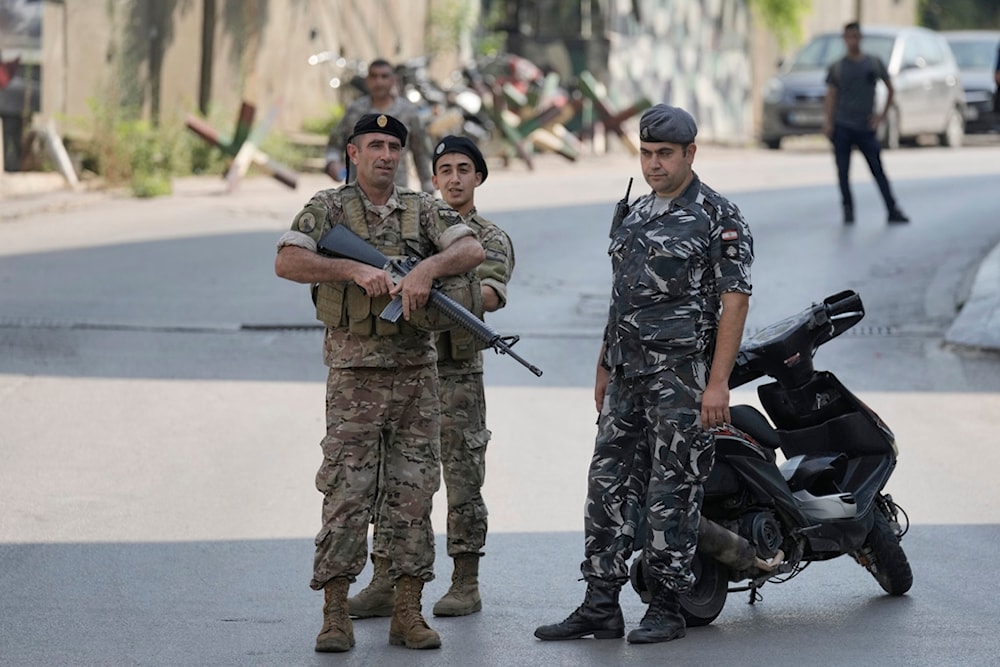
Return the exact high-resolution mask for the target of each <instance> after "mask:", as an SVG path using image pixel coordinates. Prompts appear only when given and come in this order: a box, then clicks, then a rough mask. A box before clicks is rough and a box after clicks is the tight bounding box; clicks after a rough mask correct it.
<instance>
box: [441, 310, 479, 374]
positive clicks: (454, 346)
mask: <svg viewBox="0 0 1000 667" xmlns="http://www.w3.org/2000/svg"><path fill="white" fill-rule="evenodd" d="M476 315H477V316H480V317H481V316H482V315H481V313H476ZM482 347H483V345H481V344H480V343H479V342H478V341H477V340H476V339H475V338H473V337H472V334H471V333H469V332H468V331H466V330H465V329H462V328H460V327H456V328H455V329H451V330H450V331H442V332H441V333H439V334H438V335H437V351H438V363H441V362H443V361H444V362H447V361H469V360H471V359H475V358H476V353H478V352H479V350H480V349H481V348H482Z"/></svg>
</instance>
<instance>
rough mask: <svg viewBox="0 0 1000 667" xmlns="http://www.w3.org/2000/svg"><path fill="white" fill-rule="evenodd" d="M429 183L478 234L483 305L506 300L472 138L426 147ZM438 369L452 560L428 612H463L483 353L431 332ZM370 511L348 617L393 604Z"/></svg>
mask: <svg viewBox="0 0 1000 667" xmlns="http://www.w3.org/2000/svg"><path fill="white" fill-rule="evenodd" d="M433 166H434V186H435V187H436V188H437V189H438V190H439V191H440V192H441V197H442V199H444V200H445V202H447V203H448V204H449V205H451V207H452V208H454V209H455V210H456V211H458V213H459V215H461V217H462V222H464V223H465V224H466V225H468V226H469V227H471V228H472V229H473V230H475V231H476V233H477V234H478V235H479V240H480V243H481V244H482V246H483V249H484V250H485V252H486V260H485V261H484V262H483V263H482V264H480V265H479V267H478V269H477V270H476V274H477V275H478V277H479V280H480V285H481V289H482V297H483V309H484V310H486V311H494V310H497V309H499V308H503V307H504V306H505V305H506V304H507V281H508V280H510V276H511V273H512V272H513V270H514V251H513V248H512V246H511V242H510V238H509V237H508V236H507V234H506V233H505V232H504V231H503V230H502V229H500V228H499V227H497V226H496V225H495V224H493V223H492V222H490V221H489V220H486V219H485V218H483V217H482V216H480V215H479V213H478V211H477V210H476V206H475V189H476V188H477V187H479V185H481V184H482V183H483V182H484V181H485V180H486V176H487V175H488V174H489V171H488V169H487V167H486V161H485V160H484V159H483V155H482V153H481V152H480V151H479V149H478V148H477V147H476V145H475V144H474V143H473V142H472V141H470V140H469V139H466V138H464V137H456V136H447V137H444V138H443V139H441V141H440V142H439V143H438V145H437V146H436V147H435V149H434V163H433ZM437 349H438V364H437V368H438V375H439V377H440V380H441V464H442V469H443V472H444V482H445V487H446V489H447V494H448V555H449V556H451V558H452V559H453V560H454V571H453V574H452V585H451V588H450V589H449V590H448V592H447V594H445V596H444V597H442V598H441V600H439V601H438V603H437V604H435V605H434V615H435V616H464V615H467V614H471V613H474V612H477V611H480V610H481V609H482V600H481V598H480V595H479V558H480V557H481V556H482V555H483V547H484V545H485V543H486V514H487V512H486V503H485V502H484V501H483V496H482V493H481V489H482V486H483V479H484V477H485V473H486V445H487V443H488V442H489V439H490V432H489V430H488V429H487V428H486V399H485V392H484V389H483V356H482V352H481V351H480V350H479V349H478V348H477V346H476V343H475V341H474V340H473V339H472V337H471V336H470V335H469V334H467V333H466V332H464V331H462V330H460V329H452V330H450V331H446V332H442V333H439V334H438V338H437ZM380 517H381V513H380V512H378V513H377V516H376V522H375V537H374V544H373V546H372V561H373V564H374V575H373V577H372V581H371V583H370V584H369V585H368V586H367V587H366V588H365V589H363V590H362V591H361V592H360V593H358V595H356V596H355V597H352V598H351V599H350V600H349V604H350V611H351V615H352V616H356V617H358V618H365V617H370V616H387V615H389V614H390V613H391V612H392V608H393V599H394V597H393V586H392V581H391V580H390V579H389V577H388V574H387V573H388V571H389V569H390V566H391V562H390V560H389V557H388V555H387V554H388V550H387V549H386V544H385V543H386V534H387V530H386V528H385V526H383V525H382V521H381V520H380Z"/></svg>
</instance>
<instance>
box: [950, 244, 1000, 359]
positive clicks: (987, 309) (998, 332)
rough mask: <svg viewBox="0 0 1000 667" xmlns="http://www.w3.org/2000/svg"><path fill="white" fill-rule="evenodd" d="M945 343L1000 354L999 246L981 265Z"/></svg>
mask: <svg viewBox="0 0 1000 667" xmlns="http://www.w3.org/2000/svg"><path fill="white" fill-rule="evenodd" d="M944 340H945V342H946V343H948V344H951V345H959V346H962V347H967V348H973V349H977V350H989V351H997V352H1000V245H997V246H994V248H993V250H991V251H990V252H989V254H988V255H987V256H986V258H985V259H983V261H982V263H981V264H980V265H979V269H978V270H977V271H976V277H975V279H974V280H973V283H972V289H971V290H970V291H969V298H968V299H966V301H965V303H964V304H963V305H962V309H961V310H960V311H959V313H958V316H957V317H956V318H955V320H954V322H952V324H951V327H949V328H948V332H947V333H946V334H945V337H944Z"/></svg>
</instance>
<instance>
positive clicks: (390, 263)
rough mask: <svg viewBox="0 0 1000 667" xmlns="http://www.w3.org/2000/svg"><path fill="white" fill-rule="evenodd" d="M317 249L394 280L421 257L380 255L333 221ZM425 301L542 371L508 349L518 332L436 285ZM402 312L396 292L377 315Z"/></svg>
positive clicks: (500, 351)
mask: <svg viewBox="0 0 1000 667" xmlns="http://www.w3.org/2000/svg"><path fill="white" fill-rule="evenodd" d="M319 250H320V253H322V254H324V255H326V256H328V257H336V258H340V259H352V260H354V261H355V262H361V263H362V264H367V265H368V266H374V267H376V268H378V269H382V270H384V271H388V272H389V274H390V275H391V276H392V277H393V280H394V281H395V280H399V279H400V278H402V277H403V276H405V275H406V274H407V273H409V272H410V269H412V268H413V267H414V266H416V264H417V262H419V261H420V260H419V259H417V258H415V257H411V258H408V259H405V260H396V259H390V258H389V257H386V256H385V255H383V254H382V252H381V251H379V250H378V249H377V248H374V247H372V246H371V245H369V243H368V242H367V241H365V240H364V239H363V238H361V237H360V236H358V235H357V234H355V233H354V232H353V231H351V230H350V228H348V227H347V226H345V225H334V227H333V229H331V230H330V231H328V232H327V233H326V234H324V235H323V238H321V239H320V240H319ZM428 305H429V306H431V307H433V308H436V309H437V310H438V312H440V313H441V314H443V315H444V316H445V317H447V318H448V319H449V320H451V321H452V322H454V323H455V324H456V325H458V326H460V327H462V328H463V329H465V330H466V331H468V332H469V333H470V334H472V337H473V338H475V339H476V340H477V341H479V342H480V343H481V344H483V345H484V346H485V347H491V348H493V350H494V351H496V352H497V353H498V354H506V355H508V356H510V357H511V358H512V359H514V361H516V362H518V363H519V364H521V365H522V366H524V367H525V368H527V369H528V370H529V371H531V372H532V373H534V374H535V375H536V376H541V375H542V371H541V370H540V369H539V368H538V367H536V366H533V365H531V364H530V363H528V362H527V361H525V360H524V359H523V358H521V357H520V356H519V355H518V354H517V353H516V352H514V351H513V350H511V349H510V348H511V347H513V346H514V344H515V343H516V342H517V341H519V340H520V339H521V337H520V336H516V335H514V336H501V335H500V334H498V333H497V332H496V331H494V330H493V328H492V327H491V326H490V325H488V324H486V322H483V321H482V320H481V319H479V318H478V317H476V316H475V315H473V314H472V313H470V312H469V311H468V310H467V309H466V308H465V306H463V305H462V304H460V303H458V302H457V301H455V300H454V299H452V298H451V297H450V296H448V295H447V294H444V293H443V292H441V291H440V290H439V289H437V288H436V287H435V288H432V289H431V295H430V299H429V301H428ZM402 314H403V300H402V298H401V297H399V296H396V297H395V298H394V299H393V300H392V301H390V302H389V305H387V306H386V307H385V308H384V309H383V310H382V312H381V313H380V314H379V317H380V318H381V319H383V320H386V321H389V322H397V321H399V318H400V316H402Z"/></svg>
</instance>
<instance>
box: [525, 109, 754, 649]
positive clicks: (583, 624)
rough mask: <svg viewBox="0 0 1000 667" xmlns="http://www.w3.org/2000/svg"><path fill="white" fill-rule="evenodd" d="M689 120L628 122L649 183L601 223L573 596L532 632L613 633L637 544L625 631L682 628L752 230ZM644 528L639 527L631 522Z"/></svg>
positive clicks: (658, 116)
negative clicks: (606, 275) (603, 321)
mask: <svg viewBox="0 0 1000 667" xmlns="http://www.w3.org/2000/svg"><path fill="white" fill-rule="evenodd" d="M697 131H698V130H697V127H696V125H695V122H694V119H693V118H691V116H690V115H689V114H688V113H687V112H686V111H684V110H683V109H678V108H676V107H670V106H666V105H664V104H658V105H656V106H654V107H652V108H650V109H647V110H646V111H645V113H643V115H642V117H641V119H640V122H639V139H640V141H641V144H640V164H641V167H642V173H643V177H644V178H645V180H646V182H647V183H648V184H649V185H650V187H651V188H652V189H653V191H652V192H651V193H649V194H648V195H646V196H644V197H642V198H640V199H638V200H637V201H636V203H635V205H634V206H633V207H632V209H631V212H630V213H628V214H627V215H626V216H625V217H624V218H623V219H620V218H618V217H617V216H616V218H615V222H614V223H613V224H612V229H611V246H610V248H609V251H608V252H609V254H610V255H611V265H612V274H613V284H612V293H611V306H610V309H609V314H608V323H607V326H606V328H605V332H604V344H603V345H602V347H601V353H600V355H599V357H598V364H597V370H596V380H595V383H594V399H595V402H596V405H597V410H598V412H599V413H600V416H599V418H598V433H597V440H596V444H595V446H594V456H593V458H592V460H591V464H590V472H589V475H588V487H587V503H586V507H585V511H584V527H585V534H586V540H585V544H584V555H585V558H584V561H583V563H582V564H581V566H580V570H581V571H582V573H583V578H584V579H585V580H586V581H587V593H586V597H585V598H584V601H583V604H581V605H580V606H579V607H578V608H577V609H576V610H575V611H574V612H573V613H572V614H570V615H569V617H567V618H566V619H565V620H564V621H562V622H561V623H555V624H552V625H545V626H541V627H539V628H538V629H536V630H535V636H536V637H538V638H539V639H545V640H556V639H578V638H581V637H587V636H591V635H592V636H594V637H595V638H598V639H609V638H618V637H622V636H623V635H624V634H625V622H624V619H623V617H622V612H621V607H620V606H619V603H618V594H619V592H620V590H621V586H622V584H624V583H625V582H626V581H628V577H629V573H628V558H629V557H630V556H631V555H632V553H633V552H634V551H635V550H636V549H637V547H639V546H641V548H642V558H643V564H644V566H645V571H646V572H647V578H648V579H649V589H650V592H651V594H652V601H651V602H650V604H649V608H648V609H647V611H646V614H645V615H644V616H643V617H642V621H641V622H640V624H639V627H638V628H636V629H635V630H632V631H631V632H630V633H629V635H628V641H629V642H630V643H653V642H663V641H669V640H672V639H676V638H678V637H683V636H684V634H685V622H684V617H683V616H682V615H681V612H680V595H681V594H682V593H684V592H686V591H687V590H688V589H689V588H690V587H691V585H692V584H693V583H694V575H693V574H692V572H691V562H692V559H693V558H694V553H695V545H696V540H697V536H698V524H699V521H700V518H701V515H700V510H701V500H702V496H703V485H704V483H705V480H706V479H707V478H708V474H709V472H710V471H711V469H712V463H713V457H714V447H715V441H714V438H713V436H712V434H711V433H710V432H709V431H708V429H710V428H713V427H716V426H720V425H722V424H725V423H726V422H728V421H729V374H730V372H731V371H732V368H733V364H734V363H735V361H736V355H737V353H738V351H739V347H740V341H741V338H742V335H743V324H744V321H745V319H746V314H747V310H748V308H749V301H750V289H751V287H750V265H751V263H752V261H753V242H752V239H751V236H750V230H749V228H748V227H747V224H746V222H745V221H744V219H743V216H742V214H741V213H740V211H739V209H738V208H737V207H736V206H735V205H733V204H731V203H730V202H729V201H728V200H727V199H726V198H724V197H723V196H721V195H720V194H718V193H717V192H715V191H714V190H712V189H711V188H709V187H708V186H707V185H705V184H704V183H702V182H701V180H700V179H699V178H698V176H697V174H695V173H694V171H693V170H692V164H693V162H694V156H695V150H696V148H697V146H696V145H695V144H694V139H695V135H696V134H697ZM643 516H644V518H645V533H644V534H641V535H637V534H636V531H637V527H639V526H641V525H643V522H642V521H640V517H643Z"/></svg>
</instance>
